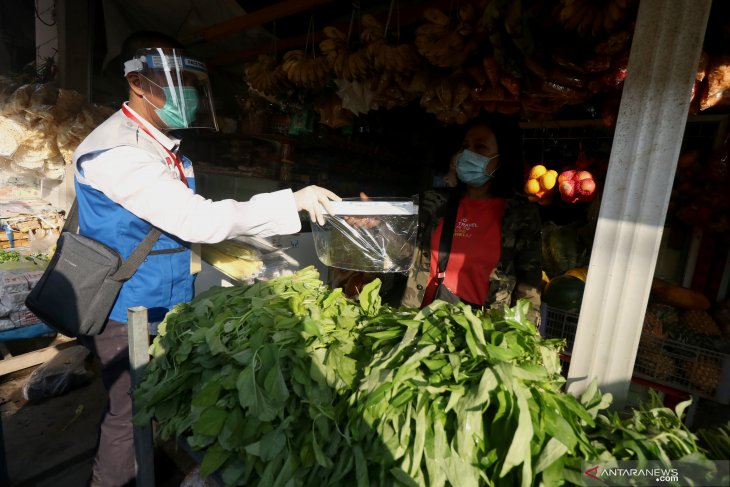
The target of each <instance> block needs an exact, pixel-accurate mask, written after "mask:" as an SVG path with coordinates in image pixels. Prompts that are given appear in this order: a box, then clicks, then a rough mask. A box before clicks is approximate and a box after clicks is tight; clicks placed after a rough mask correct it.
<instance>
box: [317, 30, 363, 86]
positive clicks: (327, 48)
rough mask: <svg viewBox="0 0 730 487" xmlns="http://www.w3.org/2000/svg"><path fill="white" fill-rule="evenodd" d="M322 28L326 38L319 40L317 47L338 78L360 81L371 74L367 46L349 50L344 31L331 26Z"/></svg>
mask: <svg viewBox="0 0 730 487" xmlns="http://www.w3.org/2000/svg"><path fill="white" fill-rule="evenodd" d="M323 30H324V34H325V35H326V36H327V39H325V40H323V41H322V42H320V44H319V48H320V49H321V50H322V53H323V54H324V55H325V57H326V59H327V62H328V64H329V66H330V67H331V69H332V70H333V71H334V73H335V76H336V77H337V78H338V79H344V80H347V81H360V80H364V79H366V78H368V77H369V76H370V75H371V74H372V69H371V62H370V55H369V53H368V51H367V48H360V49H358V50H356V51H352V52H351V51H350V50H349V47H348V42H347V36H345V33H344V32H342V31H341V30H339V29H338V28H336V27H332V26H327V27H325V28H324V29H323Z"/></svg>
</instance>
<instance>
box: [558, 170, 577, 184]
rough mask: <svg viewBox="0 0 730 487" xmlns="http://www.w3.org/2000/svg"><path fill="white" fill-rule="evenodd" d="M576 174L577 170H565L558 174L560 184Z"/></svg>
mask: <svg viewBox="0 0 730 487" xmlns="http://www.w3.org/2000/svg"><path fill="white" fill-rule="evenodd" d="M573 176H575V171H572V170H571V171H563V172H561V173H560V175H559V176H558V184H563V183H564V182H565V181H570V180H571V179H573Z"/></svg>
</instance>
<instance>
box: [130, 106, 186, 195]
mask: <svg viewBox="0 0 730 487" xmlns="http://www.w3.org/2000/svg"><path fill="white" fill-rule="evenodd" d="M122 113H123V114H124V115H125V116H126V117H127V118H129V119H130V120H133V121H134V122H136V123H137V125H139V128H140V129H142V131H143V132H144V133H146V134H147V135H149V136H150V137H152V140H154V141H155V142H157V143H158V144H160V146H161V147H162V148H163V149H165V152H167V154H168V155H169V156H170V157H166V158H165V162H167V164H168V165H169V166H173V165H174V166H175V167H176V168H177V172H178V173H180V180H181V181H182V182H183V183H185V186H187V185H188V179H187V178H186V177H185V172H184V171H183V163H182V161H181V160H180V158H179V157H178V156H177V155H176V154H173V153H172V151H170V150H169V149H168V148H167V147H165V146H164V145H162V142H160V141H159V140H157V139H156V138H155V136H154V135H152V133H151V132H150V131H149V130H147V127H145V126H144V124H143V123H142V122H141V121H140V120H139V119H138V118H137V117H135V116H134V114H133V113H132V112H131V111H130V110H129V108H127V106H126V105H122Z"/></svg>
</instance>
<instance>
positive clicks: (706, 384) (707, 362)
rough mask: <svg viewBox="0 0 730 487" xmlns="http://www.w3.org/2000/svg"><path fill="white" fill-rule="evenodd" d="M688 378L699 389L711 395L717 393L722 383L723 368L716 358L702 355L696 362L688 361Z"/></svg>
mask: <svg viewBox="0 0 730 487" xmlns="http://www.w3.org/2000/svg"><path fill="white" fill-rule="evenodd" d="M686 372H687V378H688V379H689V381H690V382H691V383H692V385H693V386H694V387H696V388H697V390H699V391H701V392H704V393H706V394H709V395H711V396H712V395H714V394H715V389H716V388H717V386H718V384H719V383H720V376H721V375H722V369H721V367H720V364H719V363H718V361H717V360H716V359H714V360H713V359H712V358H710V357H700V358H698V359H697V360H696V361H694V362H687V367H686Z"/></svg>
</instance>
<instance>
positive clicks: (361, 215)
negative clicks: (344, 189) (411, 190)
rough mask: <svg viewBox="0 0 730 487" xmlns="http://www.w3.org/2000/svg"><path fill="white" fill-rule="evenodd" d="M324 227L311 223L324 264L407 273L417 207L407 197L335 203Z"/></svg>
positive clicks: (416, 224)
mask: <svg viewBox="0 0 730 487" xmlns="http://www.w3.org/2000/svg"><path fill="white" fill-rule="evenodd" d="M332 207H333V209H334V212H335V214H334V215H326V216H325V224H324V226H320V225H319V224H317V223H312V236H313V238H314V247H315V250H316V251H317V257H319V260H320V261H322V263H323V264H325V265H327V266H331V267H338V268H341V269H349V270H354V271H363V272H408V270H409V269H410V267H411V264H412V260H413V251H414V249H415V245H416V235H417V231H418V206H417V205H416V204H414V202H413V201H411V200H408V199H403V198H401V199H393V198H371V199H369V200H360V199H350V200H347V199H346V200H343V201H336V202H332Z"/></svg>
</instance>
